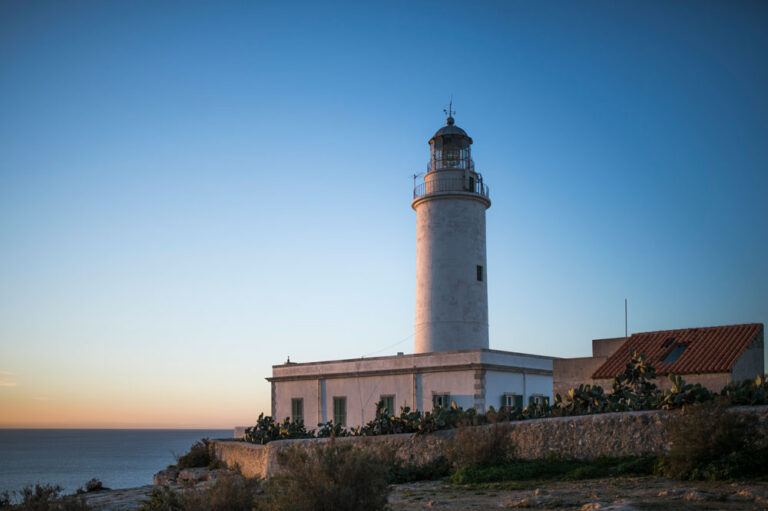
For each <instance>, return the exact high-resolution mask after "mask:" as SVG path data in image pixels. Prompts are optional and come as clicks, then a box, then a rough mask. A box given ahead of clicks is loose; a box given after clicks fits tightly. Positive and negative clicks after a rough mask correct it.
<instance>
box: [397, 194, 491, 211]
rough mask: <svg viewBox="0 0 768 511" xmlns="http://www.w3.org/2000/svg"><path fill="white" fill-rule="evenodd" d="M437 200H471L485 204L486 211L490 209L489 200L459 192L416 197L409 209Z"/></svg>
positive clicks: (478, 195) (477, 195)
mask: <svg viewBox="0 0 768 511" xmlns="http://www.w3.org/2000/svg"><path fill="white" fill-rule="evenodd" d="M439 199H471V200H476V201H479V202H482V203H483V204H485V209H488V208H490V207H491V199H489V198H488V197H484V196H482V195H480V194H479V193H474V192H460V191H452V192H434V193H430V194H426V195H422V196H421V197H416V198H415V199H413V202H411V207H412V208H413V209H414V210H415V209H416V206H418V205H419V204H421V203H422V202H426V201H430V200H439Z"/></svg>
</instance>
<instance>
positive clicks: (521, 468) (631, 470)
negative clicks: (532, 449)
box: [451, 456, 656, 484]
mask: <svg viewBox="0 0 768 511" xmlns="http://www.w3.org/2000/svg"><path fill="white" fill-rule="evenodd" d="M655 464H656V458H654V457H640V458H634V457H621V458H608V457H605V458H597V459H594V460H591V461H582V460H576V459H570V458H560V457H557V456H553V457H550V458H548V459H538V460H522V459H515V460H511V461H507V462H506V463H502V464H498V465H485V466H483V465H472V466H468V467H464V468H460V469H458V470H457V471H456V472H455V473H454V474H453V475H452V476H451V481H452V482H454V483H457V484H467V483H490V482H501V481H530V480H540V479H554V480H569V481H572V480H580V479H590V478H602V477H617V476H643V475H651V474H652V473H653V471H654V467H655Z"/></svg>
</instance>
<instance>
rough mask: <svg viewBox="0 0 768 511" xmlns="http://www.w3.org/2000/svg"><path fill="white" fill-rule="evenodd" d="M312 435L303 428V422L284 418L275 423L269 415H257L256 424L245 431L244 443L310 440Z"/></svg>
mask: <svg viewBox="0 0 768 511" xmlns="http://www.w3.org/2000/svg"><path fill="white" fill-rule="evenodd" d="M312 436H313V435H312V434H311V433H309V432H308V431H307V429H306V428H305V427H304V421H301V420H299V421H293V420H291V419H290V418H288V417H286V418H285V420H283V422H282V423H281V422H276V421H275V420H274V419H273V418H272V417H270V416H269V415H266V416H265V415H264V414H263V413H261V414H259V418H258V419H257V420H256V424H255V425H254V426H251V427H250V428H248V429H246V430H245V437H244V439H245V441H246V442H251V443H254V444H262V445H263V444H266V443H267V442H271V441H273V440H284V439H286V438H311V437H312Z"/></svg>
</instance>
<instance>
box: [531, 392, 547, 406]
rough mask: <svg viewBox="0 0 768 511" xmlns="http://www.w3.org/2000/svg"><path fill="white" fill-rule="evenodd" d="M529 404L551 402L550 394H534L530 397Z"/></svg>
mask: <svg viewBox="0 0 768 511" xmlns="http://www.w3.org/2000/svg"><path fill="white" fill-rule="evenodd" d="M528 404H529V405H538V404H546V405H548V404H549V397H548V396H542V395H541V394H534V395H532V396H531V397H529V398H528Z"/></svg>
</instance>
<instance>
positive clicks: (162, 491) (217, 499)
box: [140, 473, 261, 511]
mask: <svg viewBox="0 0 768 511" xmlns="http://www.w3.org/2000/svg"><path fill="white" fill-rule="evenodd" d="M259 485H260V483H259V481H257V480H255V479H246V478H244V477H243V476H241V475H240V474H234V473H227V474H223V475H221V476H220V477H219V478H218V479H216V481H215V482H214V483H213V484H212V485H211V486H210V487H208V488H200V489H196V488H187V489H185V490H182V491H178V490H172V489H170V488H167V487H164V488H154V489H152V493H151V494H150V496H149V499H148V500H145V501H144V503H143V504H142V506H141V508H140V511H252V510H258V509H261V508H260V507H259V506H258V502H257V501H256V498H257V494H258V492H259Z"/></svg>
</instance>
